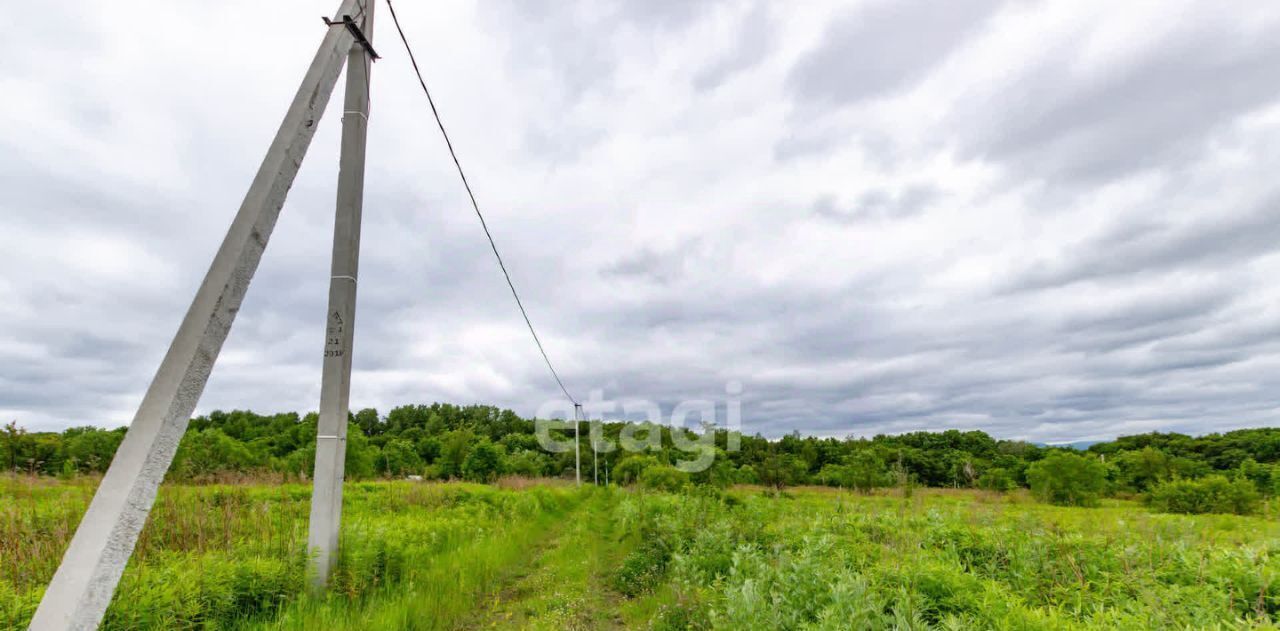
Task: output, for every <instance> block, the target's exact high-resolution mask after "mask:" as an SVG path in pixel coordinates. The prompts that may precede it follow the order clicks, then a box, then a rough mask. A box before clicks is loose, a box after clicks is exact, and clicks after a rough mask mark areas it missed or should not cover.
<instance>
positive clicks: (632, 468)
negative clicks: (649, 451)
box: [613, 454, 658, 485]
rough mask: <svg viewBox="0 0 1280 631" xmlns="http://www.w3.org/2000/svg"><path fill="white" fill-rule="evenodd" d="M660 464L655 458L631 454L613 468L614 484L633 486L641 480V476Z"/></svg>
mask: <svg viewBox="0 0 1280 631" xmlns="http://www.w3.org/2000/svg"><path fill="white" fill-rule="evenodd" d="M656 464H658V459H657V458H654V457H653V456H646V455H640V454H631V455H629V456H626V457H624V458H622V459H621V460H619V461H618V464H616V465H614V466H613V482H614V483H615V484H623V485H625V484H632V483H635V482H637V481H639V480H640V474H641V473H643V472H644V470H645V469H648V468H649V467H651V466H654V465H656Z"/></svg>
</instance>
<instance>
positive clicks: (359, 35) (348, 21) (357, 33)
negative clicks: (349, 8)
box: [321, 15, 382, 61]
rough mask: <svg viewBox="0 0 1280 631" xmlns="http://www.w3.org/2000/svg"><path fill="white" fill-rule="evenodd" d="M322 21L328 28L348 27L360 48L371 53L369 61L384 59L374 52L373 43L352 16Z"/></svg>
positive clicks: (325, 18)
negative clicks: (335, 26)
mask: <svg viewBox="0 0 1280 631" xmlns="http://www.w3.org/2000/svg"><path fill="white" fill-rule="evenodd" d="M321 19H322V20H324V23H325V24H326V25H328V26H334V25H341V26H345V27H347V30H348V31H351V36H352V37H354V38H355V40H356V43H357V44H360V46H361V47H362V48H364V52H366V53H369V59H372V60H373V61H377V60H379V59H382V57H380V56H378V53H377V52H375V51H374V50H373V43H372V42H370V41H369V38H367V37H365V36H364V31H362V30H360V25H359V24H356V21H355V20H354V19H353V18H352V17H351V16H349V15H344V16H342V19H341V20H330V19H329V18H327V17H324V18H321Z"/></svg>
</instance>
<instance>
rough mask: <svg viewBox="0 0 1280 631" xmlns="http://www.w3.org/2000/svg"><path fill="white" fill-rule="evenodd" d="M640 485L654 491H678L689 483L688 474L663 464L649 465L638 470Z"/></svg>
mask: <svg viewBox="0 0 1280 631" xmlns="http://www.w3.org/2000/svg"><path fill="white" fill-rule="evenodd" d="M639 481H640V486H643V487H644V488H646V489H652V490H655V491H669V492H674V491H679V490H680V489H682V488H684V487H685V485H687V484H689V482H690V480H689V474H687V473H685V472H683V471H681V470H679V469H677V468H675V467H673V466H670V465H664V464H655V465H650V466H648V467H646V468H645V470H644V471H641V472H640V480H639Z"/></svg>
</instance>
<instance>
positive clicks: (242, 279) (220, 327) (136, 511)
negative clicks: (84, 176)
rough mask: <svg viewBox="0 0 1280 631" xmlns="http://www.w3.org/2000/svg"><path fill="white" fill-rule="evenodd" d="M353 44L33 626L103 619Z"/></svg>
mask: <svg viewBox="0 0 1280 631" xmlns="http://www.w3.org/2000/svg"><path fill="white" fill-rule="evenodd" d="M356 8H357V5H356V0H342V3H341V5H340V6H339V7H338V11H337V14H338V15H347V14H351V13H354V12H355V10H356ZM352 44H353V37H352V34H351V33H349V32H348V31H346V30H340V29H330V30H329V32H328V33H326V34H325V36H324V39H323V41H322V42H321V44H320V48H319V49H318V50H317V51H316V54H315V57H314V58H313V59H312V61H311V67H310V68H309V69H308V70H307V73H306V75H305V76H304V77H303V79H302V83H301V84H300V85H299V86H298V91H297V92H296V93H295V95H294V97H293V103H292V104H291V105H290V106H289V111H288V113H287V114H285V117H284V121H283V122H281V123H280V128H279V130H278V131H277V132H276V136H275V140H273V141H272V143H271V147H270V148H269V149H268V150H267V153H266V156H265V157H264V158H263V160H262V164H261V166H259V167H258V173H257V175H256V176H255V177H254V179H253V184H251V185H250V186H249V191H248V193H246V194H245V198H244V201H243V202H242V203H241V205H240V210H239V211H237V212H236V216H235V219H234V220H233V221H232V222H231V227H230V229H229V230H228V231H227V236H226V237H225V238H224V239H223V241H222V245H221V246H220V247H219V248H218V252H217V254H216V255H214V258H213V262H212V263H211V264H210V265H209V271H208V272H207V273H206V274H205V277H204V281H203V282H202V283H201V284H200V288H199V289H198V290H197V291H196V295H195V299H194V300H192V302H191V306H190V307H189V308H188V309H187V314H186V316H185V317H184V318H183V320H182V324H181V325H180V326H179V327H178V332H177V334H176V335H174V338H173V343H172V344H171V345H170V346H169V351H168V353H166V354H165V356H164V359H163V360H162V361H161V362H160V368H159V370H157V371H156V375H155V378H154V379H152V381H151V385H150V386H149V387H148V388H147V392H146V394H145V395H144V396H143V398H142V402H141V403H140V404H139V405H138V412H137V414H135V415H134V417H133V422H132V423H130V424H129V431H128V433H126V434H125V436H124V441H123V442H122V443H120V447H119V449H118V450H117V451H116V454H115V456H114V457H113V458H112V459H111V466H110V467H108V468H107V472H106V474H105V475H104V476H103V478H102V482H100V483H99V484H98V489H97V490H96V491H95V492H94V495H93V501H91V502H90V503H89V508H88V510H87V511H85V514H84V517H83V518H82V519H81V520H80V525H79V526H77V527H76V533H75V535H74V536H73V537H72V538H71V542H70V543H69V544H68V545H67V549H66V553H65V554H63V556H62V563H61V564H60V565H59V566H58V570H57V571H56V572H55V573H54V575H53V579H52V580H50V581H49V587H48V588H47V589H46V590H45V592H44V595H43V597H41V599H40V605H39V606H38V607H37V608H36V611H35V614H34V615H33V616H32V619H31V626H30V628H31V629H32V630H34V631H71V630H75V631H89V630H92V629H96V628H97V627H98V624H99V623H100V622H101V621H102V617H103V614H105V613H106V610H107V605H108V604H109V603H110V602H111V597H112V595H113V594H114V593H115V590H116V585H117V584H118V583H119V582H120V575H121V574H122V573H123V572H124V568H125V565H126V564H127V563H128V561H129V557H130V555H132V554H133V549H134V546H135V545H136V544H137V542H138V534H139V533H140V532H141V531H142V526H143V524H145V523H146V521H147V515H148V513H150V512H151V506H152V504H153V503H154V502H155V498H156V491H157V489H158V487H159V486H160V482H161V480H163V479H164V475H165V472H166V471H168V470H169V465H170V463H172V462H173V456H174V453H175V452H176V451H177V449H178V443H179V441H181V440H182V435H183V433H184V432H186V430H187V424H188V423H189V421H190V420H191V413H192V412H193V411H194V409H195V407H196V403H197V402H198V401H199V399H200V394H201V393H202V392H203V391H204V386H205V383H206V382H207V381H208V379H209V373H210V371H212V370H213V364H214V362H215V361H217V359H218V353H219V352H220V351H221V350H222V344H223V342H225V341H226V339H227V333H228V332H230V330H231V325H232V323H233V322H234V321H235V318H236V314H237V313H238V312H239V311H240V305H241V303H242V302H243V300H244V296H245V292H247V291H248V289H249V282H250V281H251V280H252V279H253V274H254V272H255V271H256V270H257V269H258V262H259V261H261V259H262V253H263V250H265V249H266V247H267V241H268V240H269V239H270V238H271V232H272V230H274V229H275V225H276V220H277V218H278V217H279V215H280V208H281V207H282V206H283V205H284V200H285V196H286V195H287V194H288V192H289V188H290V186H292V185H293V180H294V177H295V176H296V175H297V174H298V167H299V166H300V165H301V164H302V159H303V157H304V156H305V155H306V153H307V148H308V147H309V146H310V144H311V139H312V137H314V136H315V133H316V128H317V123H318V122H319V121H320V117H321V115H322V114H324V110H325V106H326V105H327V104H328V102H329V96H330V94H331V93H332V92H333V87H334V84H336V83H337V81H338V75H339V74H340V73H341V72H342V67H343V66H344V65H345V64H346V61H347V55H348V53H349V52H350V50H351V47H352Z"/></svg>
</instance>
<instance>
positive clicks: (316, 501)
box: [307, 0, 375, 591]
mask: <svg viewBox="0 0 1280 631" xmlns="http://www.w3.org/2000/svg"><path fill="white" fill-rule="evenodd" d="M373 2H374V0H363V3H364V10H363V15H362V16H361V17H360V18H359V19H352V20H351V21H347V18H346V17H345V16H344V18H343V20H344V23H343V27H344V28H347V29H350V30H351V31H352V33H353V35H354V36H355V38H356V42H355V43H354V44H352V45H351V49H350V52H349V53H347V89H346V90H347V91H346V97H345V101H344V105H343V108H342V109H343V113H342V153H341V156H340V158H339V163H338V201H337V212H336V214H335V217H334V222H333V260H332V263H331V269H332V272H331V275H330V277H329V309H328V311H327V312H326V316H325V317H326V318H327V320H328V325H327V326H326V329H325V340H324V368H323V373H322V375H321V380H320V420H319V422H318V423H317V426H316V468H315V475H314V481H313V485H314V486H313V487H312V491H311V520H310V522H309V524H310V526H309V531H308V533H307V548H308V550H309V551H310V552H311V554H313V555H314V556H313V557H312V558H313V566H312V568H311V570H312V575H311V581H312V582H311V585H312V588H313V589H314V590H315V591H323V590H324V588H325V585H327V584H328V582H329V572H330V569H331V568H332V566H333V561H334V559H335V558H336V555H337V552H338V538H339V537H338V536H339V534H340V531H341V529H342V480H343V477H344V476H345V473H346V454H347V412H348V402H349V400H350V393H351V354H352V342H353V339H354V333H355V319H356V285H357V284H356V277H357V275H358V271H359V267H360V215H361V211H362V210H363V202H364V162H365V160H364V157H365V138H366V135H367V131H368V127H369V70H370V69H371V68H372V66H373V60H374V59H375V53H374V52H373V45H372V44H371V43H370V41H369V40H370V38H372V37H373ZM337 24H338V23H337V22H334V23H331V24H330V28H333V27H334V26H335V25H337Z"/></svg>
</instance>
